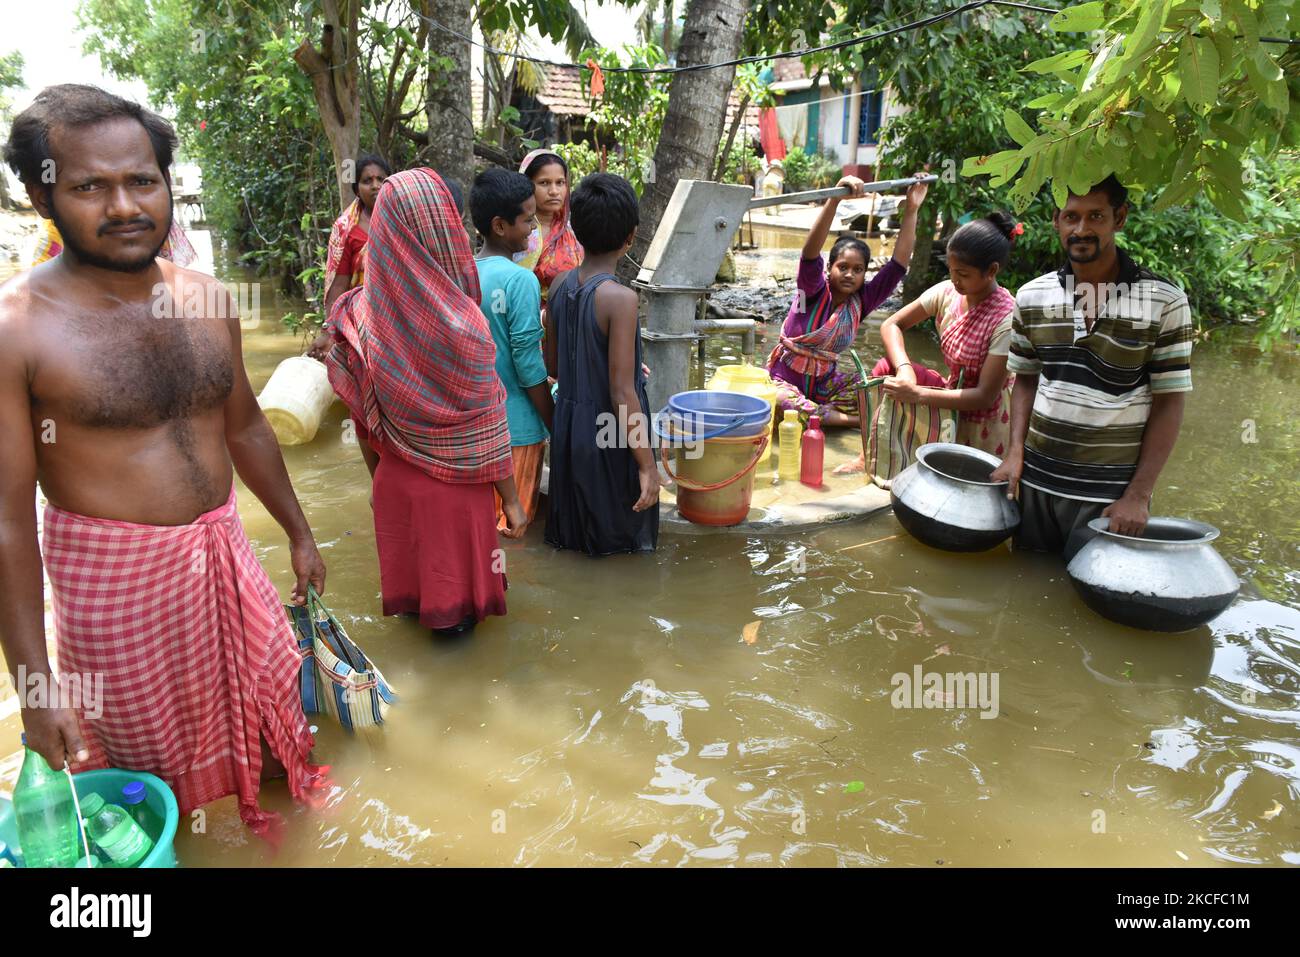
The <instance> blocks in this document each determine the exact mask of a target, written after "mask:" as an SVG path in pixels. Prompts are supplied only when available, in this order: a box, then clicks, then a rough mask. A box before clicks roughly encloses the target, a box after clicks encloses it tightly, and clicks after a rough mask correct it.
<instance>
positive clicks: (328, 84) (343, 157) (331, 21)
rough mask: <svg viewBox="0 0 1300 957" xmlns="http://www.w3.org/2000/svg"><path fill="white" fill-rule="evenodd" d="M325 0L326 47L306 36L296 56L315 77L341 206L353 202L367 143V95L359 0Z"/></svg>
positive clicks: (313, 84)
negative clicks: (360, 76)
mask: <svg viewBox="0 0 1300 957" xmlns="http://www.w3.org/2000/svg"><path fill="white" fill-rule="evenodd" d="M341 2H342V5H343V9H342V11H340V0H321V11H322V13H323V14H324V16H325V26H324V27H323V28H322V29H321V45H320V49H319V50H318V49H316V48H315V47H314V46H312V45H311V42H310V41H309V40H305V39H304V40H303V41H302V43H301V44H300V45H299V47H298V49H297V50H295V51H294V53H293V58H294V61H295V62H296V63H297V64H298V66H299V68H300V69H301V70H302V71H303V72H304V73H306V74H307V76H308V77H310V78H311V89H312V93H313V95H314V96H315V99H316V109H317V111H318V112H319V113H320V119H321V124H322V125H323V126H324V127H325V138H326V139H328V140H329V144H330V151H331V152H332V153H333V154H334V173H335V177H336V179H337V181H338V189H339V203H340V208H343V207H346V206H347V204H348V203H350V202H352V199H353V194H352V181H353V179H354V178H355V176H356V171H355V170H353V169H352V163H353V161H354V160H355V159H356V155H357V151H358V149H359V148H360V144H361V98H360V97H359V96H358V95H357V12H358V10H359V9H360V3H359V0H341Z"/></svg>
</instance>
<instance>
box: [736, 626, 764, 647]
mask: <svg viewBox="0 0 1300 957" xmlns="http://www.w3.org/2000/svg"><path fill="white" fill-rule="evenodd" d="M761 624H763V622H762V621H751V622H750V623H749V624H748V625H746V626H745V627H744V628H742V629H741V630H740V635H741V637H742V638H744V639H745V644H747V645H752V644H753V643H754V642H756V641H758V626H759V625H761Z"/></svg>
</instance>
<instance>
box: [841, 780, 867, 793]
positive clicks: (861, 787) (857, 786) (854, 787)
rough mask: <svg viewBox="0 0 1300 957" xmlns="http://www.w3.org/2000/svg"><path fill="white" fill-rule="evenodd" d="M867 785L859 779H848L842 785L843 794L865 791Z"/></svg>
mask: <svg viewBox="0 0 1300 957" xmlns="http://www.w3.org/2000/svg"><path fill="white" fill-rule="evenodd" d="M866 789H867V786H866V785H865V784H864V783H863V782H861V781H850V782H849V783H848V784H846V785H844V793H845V794H857V793H858V792H859V791H865V790H866Z"/></svg>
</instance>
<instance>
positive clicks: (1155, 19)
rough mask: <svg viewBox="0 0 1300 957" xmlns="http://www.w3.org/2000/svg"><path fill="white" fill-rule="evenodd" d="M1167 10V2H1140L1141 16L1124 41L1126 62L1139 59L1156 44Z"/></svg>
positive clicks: (1152, 0) (1150, 0)
mask: <svg viewBox="0 0 1300 957" xmlns="http://www.w3.org/2000/svg"><path fill="white" fill-rule="evenodd" d="M1168 9H1169V0H1142V15H1141V16H1139V17H1138V21H1137V26H1135V27H1134V28H1133V32H1132V33H1131V34H1129V35H1128V37H1127V38H1126V39H1125V41H1124V59H1125V60H1126V61H1132V60H1136V59H1138V58H1140V57H1141V56H1143V55H1144V54H1145V53H1146V52H1147V50H1148V49H1149V48H1150V47H1151V45H1152V44H1154V43H1155V42H1156V39H1157V38H1158V37H1159V36H1160V28H1161V27H1162V26H1164V23H1165V13H1166V12H1167V11H1168Z"/></svg>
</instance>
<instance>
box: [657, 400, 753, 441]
mask: <svg viewBox="0 0 1300 957" xmlns="http://www.w3.org/2000/svg"><path fill="white" fill-rule="evenodd" d="M670 408H671V406H667V405H666V406H664V407H663V408H662V409H660V410H659V414H658V415H656V416H655V417H654V428H655V435H657V436H659V438H661V439H663V440H664V441H665V442H673V441H675V440H677V439H678V438H680V439H682V440H683V441H684V440H686V439H690V440H691V441H694V442H703V441H704V440H706V439H716V438H718V437H720V436H722V435H725V434H726V433H728V432H730V431H731V430H732V429H734V428H736V426H738V425H741V424H742V423H743V422H744V419H745V417H744V416H743V415H735V416H732V419H731V422H730V423H729V424H727V425H724V426H723V427H722V428H720V429H719V430H718V431H717V432H709V433H708V434H706V435H683V436H680V437H679V436H676V435H671V434H669V435H665V434H664V429H663V423H664V421H665V420H669V421H671V419H672V417H673V416H678V417H680V418H682V419H689V418H690V416H689V415H688V414H686V413H682V412H669V411H668V410H669V409H670Z"/></svg>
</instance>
